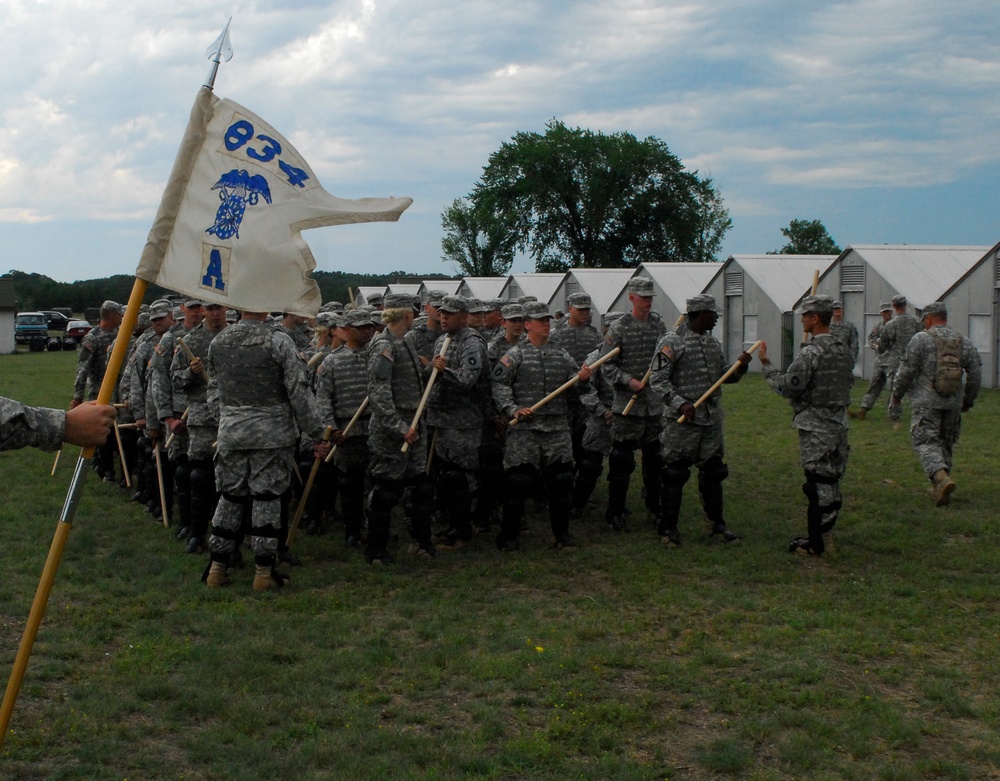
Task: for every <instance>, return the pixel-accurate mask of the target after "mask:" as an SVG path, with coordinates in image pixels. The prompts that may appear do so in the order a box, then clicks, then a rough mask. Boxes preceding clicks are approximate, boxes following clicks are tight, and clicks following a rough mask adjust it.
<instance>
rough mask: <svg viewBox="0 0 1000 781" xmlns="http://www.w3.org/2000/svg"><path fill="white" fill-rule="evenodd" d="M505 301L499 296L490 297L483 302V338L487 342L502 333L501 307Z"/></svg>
mask: <svg viewBox="0 0 1000 781" xmlns="http://www.w3.org/2000/svg"><path fill="white" fill-rule="evenodd" d="M506 303H507V302H506V301H504V300H502V299H500V298H491V299H489V300H488V301H486V302H485V306H486V314H485V316H484V317H483V338H484V339H485V340H486V343H487V344H489V343H490V342H491V341H492V340H493V339H495V338H496V337H497V336H498V335H499V334H501V333H503V307H504V304H506Z"/></svg>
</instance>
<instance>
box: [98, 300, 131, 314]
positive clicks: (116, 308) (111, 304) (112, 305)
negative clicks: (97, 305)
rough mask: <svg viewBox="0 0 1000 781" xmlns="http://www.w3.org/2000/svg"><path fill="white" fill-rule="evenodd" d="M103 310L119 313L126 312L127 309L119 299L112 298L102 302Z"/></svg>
mask: <svg viewBox="0 0 1000 781" xmlns="http://www.w3.org/2000/svg"><path fill="white" fill-rule="evenodd" d="M101 311H102V312H114V313H115V314H117V315H124V314H125V309H124V307H122V305H121V304H119V303H118V302H117V301H110V300H108V301H105V302H104V303H103V304H101Z"/></svg>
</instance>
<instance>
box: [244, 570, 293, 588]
mask: <svg viewBox="0 0 1000 781" xmlns="http://www.w3.org/2000/svg"><path fill="white" fill-rule="evenodd" d="M288 581H289V577H288V575H285V574H284V573H281V572H278V571H277V570H276V569H275V568H274V566H273V565H265V566H260V565H258V566H257V572H256V573H255V574H254V576H253V590H254V591H264V590H266V589H271V588H274V589H278V588H281V587H282V586H284V585H285V584H286V583H287V582H288Z"/></svg>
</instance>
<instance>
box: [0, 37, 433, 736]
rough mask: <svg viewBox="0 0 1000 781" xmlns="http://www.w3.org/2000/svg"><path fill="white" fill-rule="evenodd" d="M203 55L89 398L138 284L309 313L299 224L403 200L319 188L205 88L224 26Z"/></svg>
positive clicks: (281, 146)
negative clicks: (207, 64) (200, 81)
mask: <svg viewBox="0 0 1000 781" xmlns="http://www.w3.org/2000/svg"><path fill="white" fill-rule="evenodd" d="M230 21H232V20H230ZM207 55H208V57H209V58H210V59H211V60H212V70H211V72H210V73H209V77H208V79H207V80H206V82H205V85H204V86H203V87H202V88H201V90H199V92H198V95H197V97H196V98H195V102H194V107H193V108H192V110H191V118H190V120H189V122H188V126H187V129H186V130H185V133H184V138H183V140H182V141H181V147H180V150H179V151H178V153H177V158H176V159H175V161H174V167H173V170H172V171H171V174H170V178H169V179H168V181H167V186H166V188H165V190H164V193H163V198H162V199H161V201H160V206H159V209H158V211H157V214H156V218H155V219H154V220H153V226H152V228H151V229H150V231H149V237H148V238H147V240H146V245H145V247H144V248H143V251H142V255H141V257H140V260H139V266H138V268H137V269H136V279H135V284H134V286H133V288H132V294H131V296H130V297H129V302H128V306H127V307H126V310H125V316H124V318H123V319H122V324H121V326H120V328H119V331H118V334H119V338H118V339H117V340H116V341H115V346H114V349H113V350H112V353H111V356H110V358H109V360H108V365H107V370H106V373H105V376H104V383H103V384H102V386H101V390H100V393H99V394H98V397H97V403H98V404H108V403H109V402H110V401H111V394H112V391H113V390H114V386H115V381H116V379H117V377H118V374H119V370H120V369H121V365H122V361H123V359H124V356H125V350H126V348H127V346H128V337H129V335H130V334H131V333H132V331H133V329H134V328H135V323H136V319H137V317H138V314H139V307H140V305H141V304H142V299H143V297H144V296H145V294H146V289H147V287H148V284H149V283H156V284H158V285H161V286H163V287H165V288H167V289H170V290H174V291H176V292H178V293H182V294H184V295H188V296H191V297H192V298H197V299H200V300H202V301H206V302H212V303H217V304H222V305H224V306H226V307H228V308H231V309H242V310H246V311H252V312H274V311H282V312H291V313H294V314H301V315H306V316H311V315H315V314H316V312H317V311H318V310H319V306H320V292H319V287H318V286H317V285H316V282H315V281H314V280H313V279H312V278H311V276H310V273H311V272H312V270H313V269H314V268H315V267H316V261H315V259H314V258H313V255H312V252H311V251H310V249H309V245H308V244H306V242H305V240H304V239H303V238H302V231H303V230H306V229H308V228H321V227H324V226H327V225H347V224H351V223H358V222H394V221H396V220H398V219H399V216H400V215H401V214H402V213H403V212H404V211H405V210H406V208H407V207H408V206H409V205H410V204H411V203H412V202H413V201H412V200H411V199H410V198H360V199H355V200H345V199H342V198H337V197H335V196H333V195H330V193H328V192H327V191H326V190H324V189H323V187H322V186H321V185H320V183H319V181H318V179H317V178H316V174H315V173H314V172H313V170H312V169H311V168H310V167H309V165H308V163H306V161H305V159H304V158H303V157H302V156H301V155H300V154H299V153H298V151H297V150H296V149H295V147H293V146H292V145H291V144H290V143H289V142H288V140H287V139H285V138H284V137H283V136H282V135H281V134H280V133H278V132H277V131H276V130H275V129H274V128H273V127H271V126H270V125H269V124H268V123H267V122H265V121H264V120H263V119H261V118H260V117H258V116H257V115H256V114H254V113H253V112H251V111H249V110H247V109H245V108H243V107H242V106H240V105H239V104H237V103H234V102H233V101H230V100H224V99H220V98H218V97H216V96H215V95H214V94H213V92H212V90H213V87H214V84H215V77H216V74H217V73H218V69H219V64H220V62H221V61H222V60H223V59H224V60H226V61H228V60H229V59H231V58H232V56H233V50H232V47H231V46H230V43H229V23H227V24H226V28H225V29H224V30H223V31H222V34H221V35H220V36H219V37H218V38H217V39H216V40H215V42H214V43H213V44H212V45H211V46H210V47H209V48H208V52H207ZM93 455H94V448H86V449H84V450H83V452H82V453H81V454H80V458H79V459H78V460H77V464H76V469H75V471H74V473H73V479H72V481H71V483H70V487H69V490H68V492H67V495H66V501H65V503H64V505H63V509H62V513H61V515H60V519H59V524H58V526H57V528H56V534H55V537H54V538H53V540H52V545H51V547H50V549H49V555H48V559H47V560H46V562H45V569H44V571H43V572H42V577H41V580H40V582H39V585H38V590H37V592H36V594H35V600H34V602H33V604H32V606H31V614H30V615H29V616H28V621H27V622H26V624H25V629H24V635H23V637H22V640H21V645H20V647H19V649H18V653H17V657H16V658H15V661H14V669H13V671H12V672H11V676H10V680H9V682H8V684H7V691H6V693H5V695H4V699H3V705H2V707H0V745H3V741H4V738H5V737H6V734H7V731H8V727H9V725H10V719H11V715H12V713H13V708H14V702H15V701H16V699H17V694H18V692H19V690H20V686H21V681H22V679H23V677H24V672H25V670H26V668H27V664H28V658H29V657H30V656H31V649H32V647H33V646H34V641H35V637H36V636H37V633H38V628H39V626H40V625H41V620H42V616H43V614H44V613H45V606H46V604H47V603H48V597H49V594H50V593H51V591H52V586H53V584H54V582H55V575H56V571H57V570H58V568H59V563H60V561H61V559H62V554H63V551H64V549H65V547H66V540H67V539H68V536H69V530H70V528H71V527H72V523H73V520H74V518H75V516H76V508H77V505H78V504H79V501H80V493H81V491H82V487H83V482H84V478H85V477H86V475H87V473H88V472H90V471H91V470H90V469H89V466H90V463H91V460H92V459H93Z"/></svg>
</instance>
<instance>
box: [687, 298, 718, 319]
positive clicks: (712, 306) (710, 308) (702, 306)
mask: <svg viewBox="0 0 1000 781" xmlns="http://www.w3.org/2000/svg"><path fill="white" fill-rule="evenodd" d="M684 306H685V308H686V310H687V312H688V313H690V314H693V313H694V312H716V313H718V311H719V307H718V306H717V305H716V303H715V297H714V296H710V295H709V294H708V293H700V294H698V295H696V296H691V298H689V299H688V300H687V301H686V302H685V303H684Z"/></svg>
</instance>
